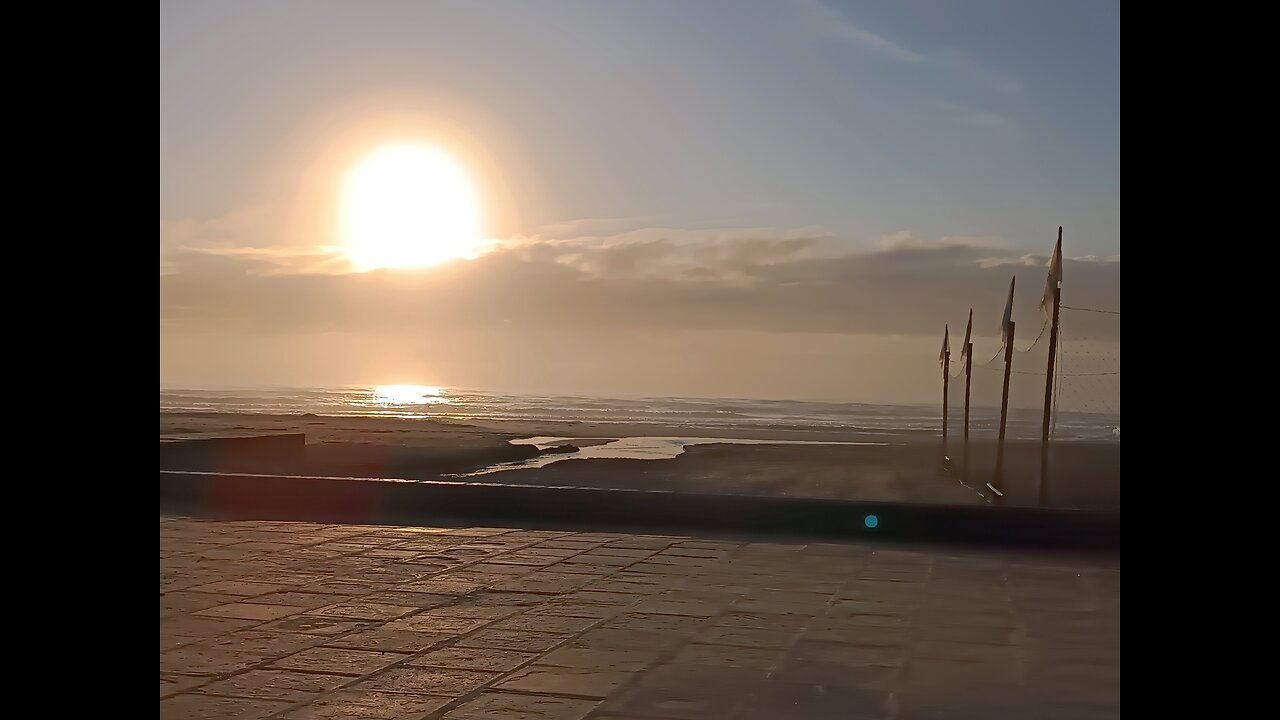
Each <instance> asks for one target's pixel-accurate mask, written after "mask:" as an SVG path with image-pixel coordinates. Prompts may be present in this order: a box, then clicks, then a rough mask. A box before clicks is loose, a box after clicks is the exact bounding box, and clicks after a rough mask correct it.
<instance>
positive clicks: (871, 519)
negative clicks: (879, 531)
mask: <svg viewBox="0 0 1280 720" xmlns="http://www.w3.org/2000/svg"><path fill="white" fill-rule="evenodd" d="M862 524H863V525H866V526H867V527H868V528H870V529H874V528H875V527H876V526H877V525H879V524H880V518H878V517H876V516H875V515H868V516H866V517H865V518H863V519H862Z"/></svg>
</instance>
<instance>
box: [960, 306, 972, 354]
mask: <svg viewBox="0 0 1280 720" xmlns="http://www.w3.org/2000/svg"><path fill="white" fill-rule="evenodd" d="M971 339H973V308H969V324H968V325H965V326H964V345H963V346H961V347H960V360H961V362H963V361H964V356H965V355H967V354H968V353H969V341H970V340H971Z"/></svg>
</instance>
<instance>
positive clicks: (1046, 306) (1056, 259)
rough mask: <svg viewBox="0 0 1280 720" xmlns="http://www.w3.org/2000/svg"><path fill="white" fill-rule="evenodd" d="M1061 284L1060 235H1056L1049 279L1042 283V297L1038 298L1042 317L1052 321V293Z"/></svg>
mask: <svg viewBox="0 0 1280 720" xmlns="http://www.w3.org/2000/svg"><path fill="white" fill-rule="evenodd" d="M1061 283H1062V235H1061V234H1059V235H1058V243H1057V244H1056V245H1054V247H1053V259H1051V260H1050V261H1049V277H1047V278H1045V281H1044V297H1042V298H1040V310H1041V311H1042V312H1043V313H1044V316H1045V317H1047V318H1049V319H1051V320H1052V319H1053V291H1054V290H1057V289H1058V287H1059V285H1061Z"/></svg>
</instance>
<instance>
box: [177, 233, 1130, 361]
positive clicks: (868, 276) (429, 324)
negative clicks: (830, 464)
mask: <svg viewBox="0 0 1280 720" xmlns="http://www.w3.org/2000/svg"><path fill="white" fill-rule="evenodd" d="M699 232H701V231H697V232H695V231H686V232H685V233H684V234H681V233H675V232H671V231H670V229H649V231H646V232H640V231H631V232H629V233H623V234H620V235H615V236H604V237H598V238H577V239H575V240H573V241H563V240H540V239H537V238H522V239H520V240H519V241H518V242H510V243H507V244H505V245H503V246H501V247H499V248H498V249H496V250H495V251H493V252H491V253H489V254H488V255H484V256H482V257H480V258H477V259H475V260H471V261H457V262H453V263H449V264H446V265H442V266H438V267H435V268H428V269H425V270H421V271H413V272H387V271H376V272H371V273H361V274H315V273H312V274H282V273H279V272H274V273H273V272H271V271H270V269H271V268H272V267H277V266H278V265H277V264H278V262H279V260H280V257H279V256H271V255H263V254H260V253H256V252H219V253H210V252H187V253H180V254H177V255H174V256H173V257H172V260H173V263H174V267H173V268H172V271H171V272H170V273H169V274H165V275H162V276H161V279H160V280H161V292H160V304H161V308H160V313H161V320H162V323H169V324H170V326H171V327H185V328H190V329H199V328H222V329H226V328H236V329H239V330H245V331H250V330H252V331H270V332H281V331H288V332H333V331H343V332H350V331H379V332H390V333H395V332H400V333H406V334H408V335H420V334H421V333H424V332H433V331H440V330H443V329H447V328H453V329H476V328H504V327H511V326H513V325H514V326H518V327H520V328H522V329H524V330H534V331H536V330H538V329H546V330H559V331H563V330H566V329H567V330H571V331H573V332H579V333H586V334H590V333H593V332H602V331H613V330H637V331H644V332H657V333H662V332H701V331H745V332H758V333H774V334H787V333H810V334H815V333H816V334H870V335H895V336H911V335H933V334H936V332H937V328H938V326H939V325H940V323H942V322H944V321H946V320H947V319H948V318H951V319H955V318H958V317H961V316H963V313H964V312H965V311H967V308H969V307H974V308H975V310H976V313H975V314H976V316H977V317H979V318H980V317H984V316H989V317H990V319H991V322H989V323H985V324H980V327H979V332H980V333H982V332H983V331H984V330H985V331H987V334H995V333H996V332H997V330H998V327H999V315H1000V312H1001V309H1002V307H1003V301H1004V297H1003V293H1004V292H1005V291H1006V288H1007V287H1008V279H1009V277H1010V275H1012V274H1017V275H1018V278H1019V283H1018V284H1019V286H1020V290H1019V299H1018V313H1020V314H1021V313H1025V314H1028V315H1030V314H1034V313H1035V307H1036V304H1037V302H1038V300H1039V297H1038V295H1039V293H1040V290H1041V288H1042V286H1043V282H1044V273H1045V269H1044V268H1045V263H1046V262H1047V257H1046V256H1043V255H1028V254H1025V253H1021V252H1015V251H1012V250H1008V249H1004V248H1002V247H1001V245H1002V244H1001V242H1000V241H999V239H998V238H963V237H954V236H952V237H942V238H936V239H932V240H918V239H915V238H914V237H913V236H911V234H910V233H897V234H895V235H892V236H887V238H886V239H883V240H882V242H881V244H880V245H879V246H878V247H876V248H875V249H872V250H867V251H857V252H850V251H849V250H848V249H847V248H848V247H849V244H848V243H840V242H837V241H834V240H833V239H832V238H829V237H801V236H793V233H790V232H788V231H774V232H772V233H764V232H757V233H753V234H750V235H747V234H744V231H741V230H736V231H735V230H731V229H730V230H723V231H717V232H706V233H704V234H702V235H699V234H698V233H699ZM707 238H711V239H707ZM1065 276H1066V277H1067V279H1068V282H1067V284H1066V285H1065V286H1064V293H1065V296H1066V297H1069V298H1071V300H1070V302H1071V303H1072V304H1074V305H1078V306H1083V307H1099V308H1108V309H1117V310H1118V309H1119V292H1120V263H1119V258H1118V257H1117V258H1114V259H1102V258H1085V259H1068V260H1066V267H1065ZM1098 320H1101V318H1099V319H1095V318H1085V319H1084V322H1095V321H1098ZM1099 327H1100V328H1101V329H1100V330H1099V332H1101V333H1103V334H1104V335H1105V334H1106V333H1107V332H1109V331H1107V330H1106V328H1105V327H1103V326H1102V325H1101V324H1100V325H1099ZM1118 333H1119V327H1118V323H1117V324H1114V333H1113V334H1114V337H1115V339H1118V337H1119V335H1118Z"/></svg>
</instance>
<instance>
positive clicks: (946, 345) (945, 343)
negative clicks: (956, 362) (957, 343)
mask: <svg viewBox="0 0 1280 720" xmlns="http://www.w3.org/2000/svg"><path fill="white" fill-rule="evenodd" d="M949 352H951V329H950V328H949V327H948V326H946V325H943V326H942V350H941V351H939V352H938V364H939V365H941V366H942V372H944V373H945V372H951V368H948V367H947V353H949Z"/></svg>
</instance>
